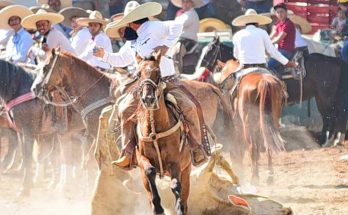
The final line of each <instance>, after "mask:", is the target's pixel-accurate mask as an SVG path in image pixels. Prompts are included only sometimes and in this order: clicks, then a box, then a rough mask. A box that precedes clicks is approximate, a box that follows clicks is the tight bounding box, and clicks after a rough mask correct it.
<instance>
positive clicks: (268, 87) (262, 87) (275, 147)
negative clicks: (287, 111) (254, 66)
mask: <svg viewBox="0 0 348 215" xmlns="http://www.w3.org/2000/svg"><path fill="white" fill-rule="evenodd" d="M257 93H258V97H259V117H260V132H261V135H262V138H263V144H264V147H265V149H266V150H267V151H268V150H270V151H276V152H279V151H282V150H284V149H285V147H284V140H283V139H282V137H281V136H280V131H279V127H280V126H279V119H280V115H281V108H282V104H283V102H284V99H285V98H286V92H285V89H284V87H283V84H282V82H281V81H280V80H279V79H277V78H275V77H273V76H271V75H265V76H264V78H263V79H261V80H260V82H259V84H258V87H257Z"/></svg>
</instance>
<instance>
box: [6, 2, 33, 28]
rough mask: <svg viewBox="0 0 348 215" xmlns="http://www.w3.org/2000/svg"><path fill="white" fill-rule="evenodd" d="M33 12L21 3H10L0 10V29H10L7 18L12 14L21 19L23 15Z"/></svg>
mask: <svg viewBox="0 0 348 215" xmlns="http://www.w3.org/2000/svg"><path fill="white" fill-rule="evenodd" d="M31 14H33V13H32V12H31V11H30V10H29V8H27V7H25V6H22V5H10V6H7V7H5V8H3V9H2V10H0V29H11V26H9V25H8V20H9V19H10V18H11V17H12V16H18V17H20V18H21V20H23V19H24V18H25V17H27V16H29V15H31Z"/></svg>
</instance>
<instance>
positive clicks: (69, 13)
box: [59, 7, 89, 27]
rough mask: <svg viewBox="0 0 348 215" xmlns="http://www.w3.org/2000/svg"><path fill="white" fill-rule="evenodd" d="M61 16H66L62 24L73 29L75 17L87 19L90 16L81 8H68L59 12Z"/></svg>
mask: <svg viewBox="0 0 348 215" xmlns="http://www.w3.org/2000/svg"><path fill="white" fill-rule="evenodd" d="M59 14H61V15H62V16H64V21H63V22H62V24H64V25H66V26H68V27H71V19H72V18H73V17H77V18H85V17H88V16H89V13H88V12H87V11H86V10H85V9H82V8H80V7H67V8H64V9H62V10H60V11H59Z"/></svg>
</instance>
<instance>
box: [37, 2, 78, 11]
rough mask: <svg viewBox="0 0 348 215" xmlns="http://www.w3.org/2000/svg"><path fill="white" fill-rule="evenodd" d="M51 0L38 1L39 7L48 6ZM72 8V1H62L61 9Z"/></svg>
mask: <svg viewBox="0 0 348 215" xmlns="http://www.w3.org/2000/svg"><path fill="white" fill-rule="evenodd" d="M48 2H49V0H36V3H37V4H38V5H43V4H47V5H48ZM71 6H72V0H60V9H63V8H66V7H71Z"/></svg>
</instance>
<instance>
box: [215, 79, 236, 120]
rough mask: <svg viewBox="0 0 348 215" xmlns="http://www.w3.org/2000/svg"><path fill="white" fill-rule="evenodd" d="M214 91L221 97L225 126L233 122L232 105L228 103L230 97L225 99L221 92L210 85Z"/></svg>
mask: <svg viewBox="0 0 348 215" xmlns="http://www.w3.org/2000/svg"><path fill="white" fill-rule="evenodd" d="M210 86H211V89H212V91H213V92H214V93H215V94H216V95H217V96H218V97H219V99H220V102H221V106H222V111H223V114H224V116H225V117H224V119H225V124H226V123H230V122H232V105H231V104H230V103H229V102H228V101H226V100H227V99H229V97H227V98H226V97H224V96H223V95H222V93H221V90H220V89H219V88H217V87H215V86H213V85H210Z"/></svg>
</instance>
